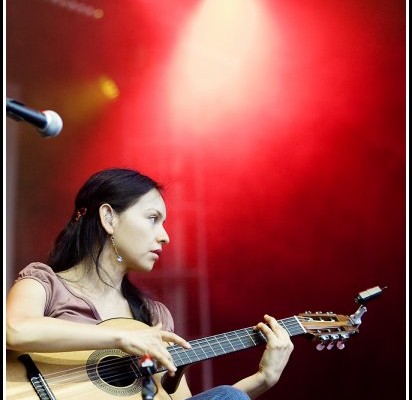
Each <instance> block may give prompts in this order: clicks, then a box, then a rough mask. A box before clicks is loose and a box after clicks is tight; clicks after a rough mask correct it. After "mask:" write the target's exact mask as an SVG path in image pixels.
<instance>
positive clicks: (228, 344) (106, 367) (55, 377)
mask: <svg viewBox="0 0 412 400" xmlns="http://www.w3.org/2000/svg"><path fill="white" fill-rule="evenodd" d="M293 321H294V324H296V319H295V318H293ZM278 322H279V323H280V322H282V323H284V324H285V327H286V326H287V325H289V328H291V327H292V325H293V324H291V322H292V318H289V320H288V321H286V322H285V321H284V320H282V321H278ZM248 331H250V332H251V333H252V336H256V337H259V343H256V342H254V341H253V339H252V343H253V345H256V344H260V343H262V344H263V343H264V342H265V339H264V336H263V334H261V333H260V331H254V330H253V328H245V329H241V330H238V331H232V332H228V333H226V334H225V333H223V334H219V335H216V336H211V337H208V338H203V339H196V340H194V341H191V342H190V343H191V345H192V349H182V348H181V347H179V346H170V347H169V348H168V350H169V352H170V353H171V355H172V356H173V355H175V356H176V355H178V356H179V358H180V361H182V362H183V361H184V359H182V358H181V357H180V354H183V355H186V358H187V360H188V362H184V363H185V364H188V363H193V362H196V361H201V360H204V359H205V357H199V355H196V351H198V350H199V349H201V350H202V351H203V353H204V354H205V356H206V359H207V358H211V357H214V356H218V355H224V354H228V353H231V352H233V351H237V350H241V348H239V349H234V347H233V345H232V341H233V340H232V339H233V336H235V338H236V339H237V340H238V341H239V342H240V343H241V344H242V345H243V348H245V349H246V348H250V347H251V345H248V346H245V345H244V344H243V342H242V340H244V339H245V338H247V339H251V335H250V333H247V334H246V335H242V336H239V332H248ZM295 331H296V332H300V333H303V332H302V329H301V328H300V326H299V329H298V330H296V329H295ZM219 339H220V342H219ZM210 341H212V342H213V343H212V344H211V343H210ZM215 342H216V343H217V344H218V345H219V346H220V348H221V350H222V351H223V352H221V351H220V350H219V351H218V352H217V353H216V352H215V351H214V350H216V349H217V348H215V349H214V348H213V346H215V345H216V343H215ZM204 344H206V345H207V346H208V347H209V348H210V349H211V351H210V350H208V349H207V348H206V351H205V350H204ZM187 353H193V355H195V356H196V358H191V355H188V354H187ZM137 358H138V357H137V356H131V355H129V356H125V357H120V358H116V359H114V360H113V359H110V360H106V361H104V360H103V361H101V362H99V363H95V364H90V365H88V368H90V369H93V368H94V367H97V366H98V367H99V371H100V372H101V373H104V375H105V376H106V375H107V376H108V375H109V373H110V372H111V371H115V372H116V373H115V374H113V375H110V378H111V379H121V378H122V377H127V376H130V373H131V371H128V372H127V373H122V372H119V367H121V366H130V362H132V363H133V364H135V368H136V369H137V371H138V374H139V375H136V377H137V378H140V377H142V376H143V374H142V372H141V371H140V369H139V367H138V366H137V364H136V362H135V361H134V359H137ZM165 370H166V368H164V367H162V368H160V369H158V370H157V372H161V371H165ZM137 371H134V373H136V372H137ZM85 372H86V368H85V367H84V366H81V367H74V368H71V369H67V370H64V371H59V372H55V373H50V374H48V375H44V378H47V379H48V382H49V383H56V382H57V383H61V384H63V383H64V382H65V381H67V380H70V382H73V378H74V377H76V375H78V378H80V381H83V378H84V373H85ZM61 377H63V379H61Z"/></svg>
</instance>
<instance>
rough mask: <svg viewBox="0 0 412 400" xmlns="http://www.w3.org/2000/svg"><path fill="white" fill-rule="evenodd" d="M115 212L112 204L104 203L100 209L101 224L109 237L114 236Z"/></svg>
mask: <svg viewBox="0 0 412 400" xmlns="http://www.w3.org/2000/svg"><path fill="white" fill-rule="evenodd" d="M114 214H115V211H114V210H113V208H112V207H111V205H110V204H107V203H104V204H102V205H101V206H100V208H99V216H100V222H101V224H102V226H103V228H104V230H105V231H106V232H107V234H108V235H113V220H114Z"/></svg>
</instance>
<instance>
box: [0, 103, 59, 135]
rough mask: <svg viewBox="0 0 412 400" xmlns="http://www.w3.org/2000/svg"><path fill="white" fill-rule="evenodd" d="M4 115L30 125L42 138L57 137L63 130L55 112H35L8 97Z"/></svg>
mask: <svg viewBox="0 0 412 400" xmlns="http://www.w3.org/2000/svg"><path fill="white" fill-rule="evenodd" d="M6 114H7V116H8V117H10V118H13V119H15V120H16V121H19V122H20V121H24V122H28V123H29V124H32V125H33V126H34V127H36V128H37V130H38V131H39V132H40V134H41V136H43V137H53V136H57V135H58V134H59V133H60V131H61V130H62V128H63V121H62V119H61V118H60V115H59V114H57V113H56V112H54V111H51V110H46V111H43V112H40V111H36V110H33V109H32V108H28V107H26V106H25V105H24V104H22V103H20V102H18V101H16V100H13V99H10V98H8V97H7V102H6Z"/></svg>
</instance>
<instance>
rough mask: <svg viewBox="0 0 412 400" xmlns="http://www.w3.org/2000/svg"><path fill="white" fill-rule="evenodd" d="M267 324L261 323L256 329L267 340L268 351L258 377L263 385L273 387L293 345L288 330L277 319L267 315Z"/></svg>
mask: <svg viewBox="0 0 412 400" xmlns="http://www.w3.org/2000/svg"><path fill="white" fill-rule="evenodd" d="M264 320H265V322H259V323H258V324H257V325H256V326H255V327H254V329H256V330H259V331H261V332H262V333H263V334H264V335H265V337H266V340H267V344H266V349H265V352H264V353H263V356H262V358H261V360H260V363H259V372H258V375H261V379H262V384H263V385H264V386H267V387H272V386H273V385H275V384H276V383H277V381H278V380H279V378H280V375H281V374H282V372H283V370H284V368H285V367H286V364H287V362H288V360H289V356H290V354H291V353H292V351H293V343H292V341H291V340H290V336H289V334H288V332H287V331H286V329H284V328H283V327H282V326H280V325H279V324H278V323H277V321H276V319H275V318H273V317H271V316H269V315H267V314H266V315H265V316H264Z"/></svg>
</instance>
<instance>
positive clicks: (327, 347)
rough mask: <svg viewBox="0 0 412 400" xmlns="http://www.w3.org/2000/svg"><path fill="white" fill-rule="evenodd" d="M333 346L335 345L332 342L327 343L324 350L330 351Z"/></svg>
mask: <svg viewBox="0 0 412 400" xmlns="http://www.w3.org/2000/svg"><path fill="white" fill-rule="evenodd" d="M334 345H335V343H334V342H329V343H328V345H327V346H326V349H327V350H332V349H333V346H334Z"/></svg>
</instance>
